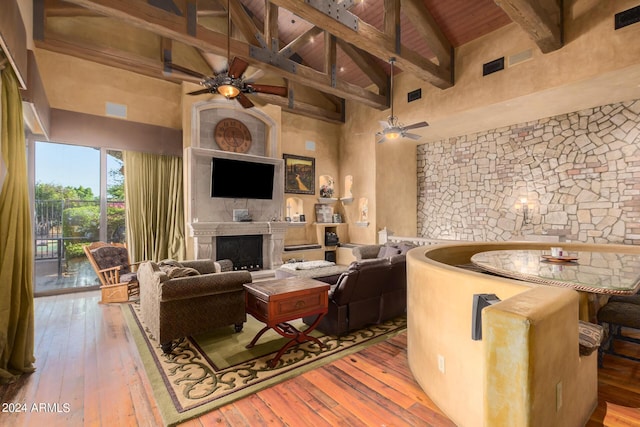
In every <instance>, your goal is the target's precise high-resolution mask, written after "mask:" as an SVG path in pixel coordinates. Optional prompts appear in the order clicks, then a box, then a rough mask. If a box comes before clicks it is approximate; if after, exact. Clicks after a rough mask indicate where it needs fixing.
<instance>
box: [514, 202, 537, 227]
mask: <svg viewBox="0 0 640 427" xmlns="http://www.w3.org/2000/svg"><path fill="white" fill-rule="evenodd" d="M516 212H518V213H520V212H522V223H523V224H531V214H532V213H533V203H529V202H528V201H527V198H526V197H523V198H521V199H520V202H519V203H516Z"/></svg>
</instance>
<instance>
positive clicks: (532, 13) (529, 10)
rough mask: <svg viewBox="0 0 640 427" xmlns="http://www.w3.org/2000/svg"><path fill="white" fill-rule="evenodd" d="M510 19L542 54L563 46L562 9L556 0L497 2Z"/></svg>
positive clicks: (507, 0)
mask: <svg viewBox="0 0 640 427" xmlns="http://www.w3.org/2000/svg"><path fill="white" fill-rule="evenodd" d="M495 3H496V4H497V5H498V6H500V8H501V9H502V10H504V12H505V13H506V14H507V15H509V18H511V20H512V21H513V22H515V23H517V24H518V25H519V26H520V27H521V28H522V29H523V30H524V31H525V32H526V33H527V34H528V35H529V37H531V39H532V40H533V41H534V42H535V43H536V44H537V45H538V47H539V48H540V50H541V51H542V53H549V52H553V51H554V50H558V49H560V48H561V47H562V46H563V40H562V37H563V34H562V7H561V6H560V4H559V2H558V1H556V0H550V1H545V2H544V6H545V7H543V6H542V5H541V2H539V1H535V0H495Z"/></svg>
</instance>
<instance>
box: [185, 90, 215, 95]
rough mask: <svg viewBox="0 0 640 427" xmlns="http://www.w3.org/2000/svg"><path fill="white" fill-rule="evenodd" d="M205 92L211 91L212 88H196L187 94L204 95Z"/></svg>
mask: <svg viewBox="0 0 640 427" xmlns="http://www.w3.org/2000/svg"><path fill="white" fill-rule="evenodd" d="M203 93H211V90H210V89H200V90H194V91H193V92H189V93H187V95H202V94H203Z"/></svg>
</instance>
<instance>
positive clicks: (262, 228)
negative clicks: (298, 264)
mask: <svg viewBox="0 0 640 427" xmlns="http://www.w3.org/2000/svg"><path fill="white" fill-rule="evenodd" d="M189 228H190V230H191V235H192V236H193V239H194V246H195V259H207V258H210V259H218V258H217V254H216V243H217V242H216V239H217V238H218V237H219V236H251V235H262V265H263V266H264V268H265V269H268V270H275V269H276V268H278V267H279V266H280V265H282V252H283V250H284V233H285V232H286V230H287V224H286V223H285V222H280V221H265V222H196V223H191V224H189Z"/></svg>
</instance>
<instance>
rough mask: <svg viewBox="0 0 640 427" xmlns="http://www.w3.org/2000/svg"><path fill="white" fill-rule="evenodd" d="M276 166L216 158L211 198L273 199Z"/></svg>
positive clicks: (212, 172) (212, 170)
mask: <svg viewBox="0 0 640 427" xmlns="http://www.w3.org/2000/svg"><path fill="white" fill-rule="evenodd" d="M274 174H275V165H272V164H269V163H257V162H247V161H244V160H232V159H223V158H218V157H214V158H213V159H212V160H211V197H228V198H232V199H272V198H273V178H274Z"/></svg>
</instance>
